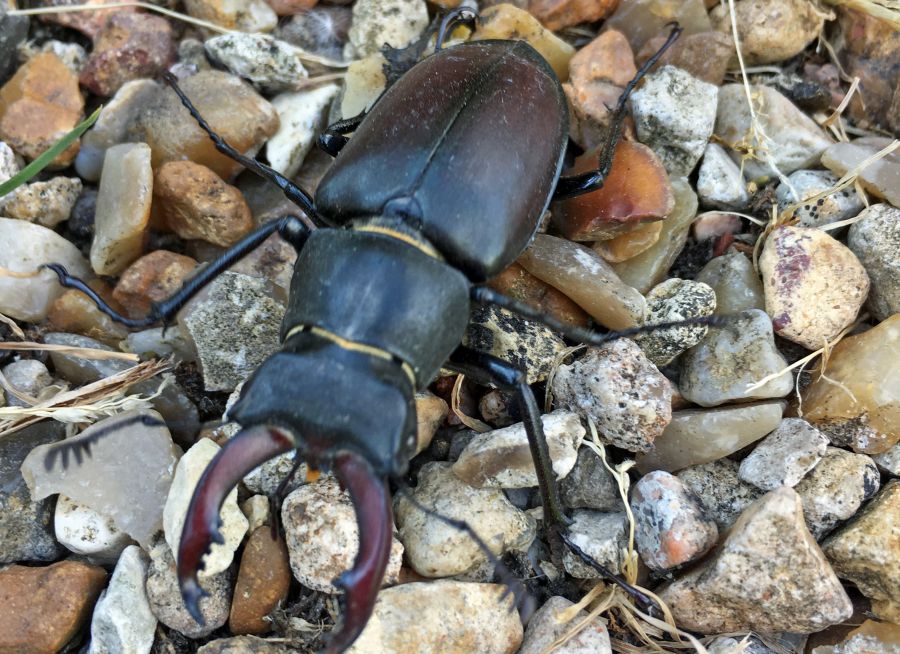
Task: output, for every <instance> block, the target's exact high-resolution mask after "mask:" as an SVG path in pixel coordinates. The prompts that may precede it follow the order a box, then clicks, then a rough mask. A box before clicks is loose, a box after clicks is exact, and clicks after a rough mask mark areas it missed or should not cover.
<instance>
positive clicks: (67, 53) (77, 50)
mask: <svg viewBox="0 0 900 654" xmlns="http://www.w3.org/2000/svg"><path fill="white" fill-rule="evenodd" d="M23 47H27V44H26V45H25V46H23ZM40 52H52V53H53V54H55V55H56V56H57V57H59V59H60V61H62V62H63V63H64V64H65V65H66V66H67V67H68V69H69V70H71V71H72V72H73V73H75V74H76V75H79V74H80V73H81V70H82V69H83V68H84V65H85V64H86V63H87V59H88V54H87V51H85V49H84V48H83V47H82V46H81V45H79V44H78V43H64V42H62V41H57V40H55V39H50V40H49V41H45V42H44V43H42V44H41V47H40V49H38V50H37V51H35V52H33V54H29V58H31V57H32V56H34V55H36V54H38V53H40Z"/></svg>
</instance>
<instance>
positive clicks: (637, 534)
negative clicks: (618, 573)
mask: <svg viewBox="0 0 900 654" xmlns="http://www.w3.org/2000/svg"><path fill="white" fill-rule="evenodd" d="M631 510H632V512H633V513H634V521H635V531H634V538H635V544H636V545H637V549H638V553H639V554H640V555H641V558H642V559H643V560H644V563H646V564H647V567H649V568H650V569H651V570H655V571H657V572H660V571H663V570H669V569H671V568H676V567H678V566H681V565H684V564H686V563H690V562H691V561H695V560H697V559H698V558H700V557H701V556H703V555H704V554H706V552H708V551H709V550H710V549H712V547H713V546H714V545H715V544H716V541H717V540H718V537H719V530H718V529H717V528H716V523H715V522H714V521H713V520H712V519H711V518H709V517H708V516H707V515H706V512H705V511H704V509H703V506H702V505H701V504H700V501H699V500H698V499H697V497H696V496H694V493H693V492H692V491H691V490H690V489H689V488H688V487H687V485H685V484H684V482H682V481H681V480H680V479H679V478H678V477H675V476H673V475H671V474H670V473H668V472H664V471H662V470H657V471H655V472H650V473H648V474H646V475H644V476H643V477H641V478H640V480H639V481H638V482H637V483H636V484H635V485H634V488H633V489H632V491H631Z"/></svg>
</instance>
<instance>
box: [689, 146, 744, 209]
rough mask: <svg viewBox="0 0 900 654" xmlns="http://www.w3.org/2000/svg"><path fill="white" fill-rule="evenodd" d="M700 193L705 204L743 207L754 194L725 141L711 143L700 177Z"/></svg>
mask: <svg viewBox="0 0 900 654" xmlns="http://www.w3.org/2000/svg"><path fill="white" fill-rule="evenodd" d="M697 197H698V198H699V199H700V204H701V205H703V206H704V207H714V208H716V209H732V210H742V209H745V208H746V207H747V203H748V202H749V201H750V196H749V194H748V193H747V183H746V182H745V181H744V177H743V175H741V169H740V167H739V166H738V165H737V164H736V163H734V162H733V161H732V160H731V158H730V157H729V156H728V153H727V152H726V151H725V148H723V147H722V146H721V145H719V144H717V143H709V144H707V146H706V151H705V152H704V153H703V162H702V163H701V164H700V173H699V176H698V178H697Z"/></svg>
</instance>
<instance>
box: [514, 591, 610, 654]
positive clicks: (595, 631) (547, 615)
mask: <svg viewBox="0 0 900 654" xmlns="http://www.w3.org/2000/svg"><path fill="white" fill-rule="evenodd" d="M572 606H574V604H573V603H572V602H570V601H569V600H567V599H566V598H565V597H560V596H559V595H556V596H554V597H551V598H550V599H548V600H547V601H546V602H544V605H543V606H542V607H541V608H539V609H538V610H537V611H535V612H534V615H533V616H531V619H530V620H529V621H528V628H527V629H526V630H525V638H524V639H523V641H522V648H521V649H520V650H519V651H518V654H541V653H542V652H543V651H544V650H546V649H547V647H549V646H550V645H551V644H552V643H553V642H555V641H556V639H557V638H560V637H561V636H563V635H565V634H567V633H568V632H569V630H570V629H572V628H573V627H574V626H575V625H579V624H581V622H582V620H584V619H585V618H587V617H588V613H587V611H579V612H578V613H576V614H575V615H572V616H571V617H570V618H569V619H564V618H565V617H568V615H570V612H569V611H568V610H567V609H569V608H570V607H572ZM553 651H554V652H556V653H557V654H612V646H611V645H610V642H609V630H608V629H607V628H606V619H605V618H602V617H600V616H597V617H596V618H594V619H593V620H591V621H590V622H589V623H588V624H587V625H586V626H585V627H584V628H582V629H581V630H580V631H579V632H578V633H577V634H575V635H574V636H572V637H571V638H570V639H568V640H567V641H566V642H565V643H564V644H563V645H561V646H559V647H557V648H555V649H554V650H553Z"/></svg>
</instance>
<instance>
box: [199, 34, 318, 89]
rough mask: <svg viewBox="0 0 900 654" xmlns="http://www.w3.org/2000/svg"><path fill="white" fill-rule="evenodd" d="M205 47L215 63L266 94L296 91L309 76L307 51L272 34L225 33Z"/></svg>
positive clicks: (214, 38)
mask: <svg viewBox="0 0 900 654" xmlns="http://www.w3.org/2000/svg"><path fill="white" fill-rule="evenodd" d="M203 46H204V48H205V49H206V54H207V55H208V56H209V58H210V59H211V60H212V61H213V62H214V63H217V64H219V65H221V66H223V67H225V68H227V69H228V70H229V71H231V72H232V73H234V74H235V75H237V76H238V77H242V78H244V79H247V80H250V82H251V83H252V84H253V86H255V87H256V88H257V89H259V90H260V91H262V92H263V93H278V92H280V91H287V90H290V89H293V88H296V86H297V84H298V83H299V82H300V80H303V79H306V77H307V72H306V68H304V67H303V52H302V51H301V50H299V49H298V48H296V47H295V46H293V45H291V44H290V43H287V42H285V41H280V40H278V39H276V38H275V37H274V36H270V35H268V34H242V33H240V32H235V33H232V34H223V35H221V36H215V37H213V38H211V39H209V40H208V41H206V43H204V44H203Z"/></svg>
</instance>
